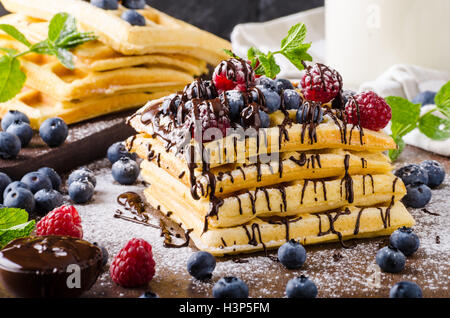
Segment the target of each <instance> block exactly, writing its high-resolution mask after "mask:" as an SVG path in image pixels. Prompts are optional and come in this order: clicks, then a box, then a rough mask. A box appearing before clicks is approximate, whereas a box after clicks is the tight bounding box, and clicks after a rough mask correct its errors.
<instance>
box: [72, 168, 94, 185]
mask: <svg viewBox="0 0 450 318" xmlns="http://www.w3.org/2000/svg"><path fill="white" fill-rule="evenodd" d="M85 179H87V180H88V181H89V182H90V183H92V185H93V186H94V188H95V186H96V185H97V180H96V178H95V175H94V172H92V170H90V169H88V168H85V167H82V168H79V169H77V170H74V171H72V173H71V174H70V175H69V179H67V185H69V186H70V184H71V183H72V182H74V181H83V180H85Z"/></svg>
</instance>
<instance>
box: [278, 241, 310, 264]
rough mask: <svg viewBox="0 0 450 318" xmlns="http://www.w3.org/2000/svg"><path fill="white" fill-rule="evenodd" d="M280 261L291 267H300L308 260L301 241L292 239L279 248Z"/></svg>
mask: <svg viewBox="0 0 450 318" xmlns="http://www.w3.org/2000/svg"><path fill="white" fill-rule="evenodd" d="M278 259H279V260H280V263H281V264H283V265H284V266H285V267H286V268H289V269H298V268H300V267H302V265H303V264H304V263H305V261H306V250H305V248H304V247H303V245H301V244H300V243H299V242H297V241H295V240H294V239H291V240H290V241H289V242H286V243H284V244H283V245H281V247H280V248H279V249H278Z"/></svg>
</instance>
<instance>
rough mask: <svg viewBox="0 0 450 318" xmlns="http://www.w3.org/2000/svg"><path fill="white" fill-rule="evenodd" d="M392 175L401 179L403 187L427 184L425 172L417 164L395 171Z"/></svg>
mask: <svg viewBox="0 0 450 318" xmlns="http://www.w3.org/2000/svg"><path fill="white" fill-rule="evenodd" d="M394 174H395V175H396V176H397V177H399V178H400V179H402V181H403V183H404V184H405V185H410V184H411V185H418V184H427V183H428V173H427V170H425V169H424V168H422V167H421V166H419V165H417V164H410V165H407V166H404V167H401V168H400V169H398V170H396V171H395V172H394Z"/></svg>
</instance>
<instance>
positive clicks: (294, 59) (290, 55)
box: [282, 43, 312, 70]
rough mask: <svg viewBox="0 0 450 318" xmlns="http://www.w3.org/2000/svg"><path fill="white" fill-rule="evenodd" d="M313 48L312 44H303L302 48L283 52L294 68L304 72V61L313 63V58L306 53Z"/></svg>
mask: <svg viewBox="0 0 450 318" xmlns="http://www.w3.org/2000/svg"><path fill="white" fill-rule="evenodd" d="M310 47H311V43H306V44H301V45H300V46H298V47H296V48H293V49H290V50H287V51H283V52H282V54H283V55H284V56H285V57H286V58H287V59H288V60H289V61H290V62H291V63H292V64H294V66H295V67H296V68H297V69H299V70H303V69H304V68H305V64H304V61H312V56H311V55H309V54H308V53H307V52H306V51H307V50H308V49H309V48H310Z"/></svg>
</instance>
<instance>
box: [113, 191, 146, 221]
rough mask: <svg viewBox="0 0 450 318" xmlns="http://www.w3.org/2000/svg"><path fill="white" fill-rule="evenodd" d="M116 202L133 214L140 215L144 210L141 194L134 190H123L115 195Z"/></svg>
mask: <svg viewBox="0 0 450 318" xmlns="http://www.w3.org/2000/svg"><path fill="white" fill-rule="evenodd" d="M117 203H119V204H120V205H121V206H123V207H124V208H125V210H127V211H130V212H131V213H133V214H137V215H141V214H142V213H144V212H145V204H144V202H143V201H142V199H141V196H140V195H139V194H137V193H135V192H124V193H122V194H120V195H119V196H118V197H117Z"/></svg>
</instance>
